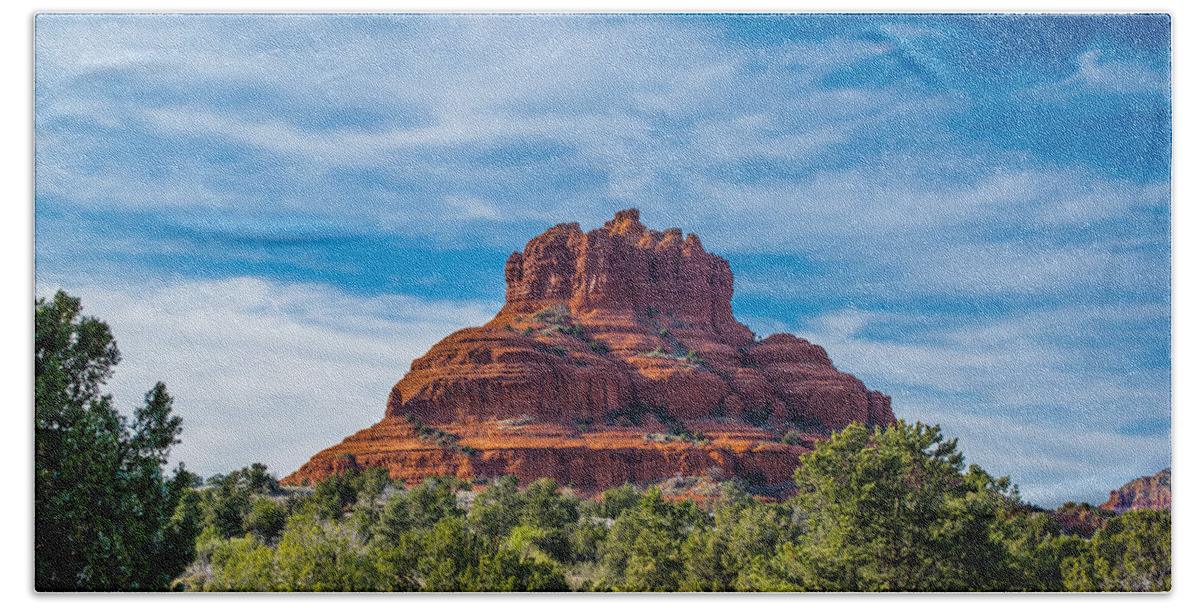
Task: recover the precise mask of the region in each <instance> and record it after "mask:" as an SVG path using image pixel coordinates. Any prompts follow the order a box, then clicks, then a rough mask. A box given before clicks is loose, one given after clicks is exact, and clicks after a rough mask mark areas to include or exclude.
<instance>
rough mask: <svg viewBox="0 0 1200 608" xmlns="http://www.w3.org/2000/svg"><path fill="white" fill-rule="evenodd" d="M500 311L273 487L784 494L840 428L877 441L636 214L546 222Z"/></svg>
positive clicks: (827, 370) (727, 277) (850, 386)
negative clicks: (703, 486) (710, 489)
mask: <svg viewBox="0 0 1200 608" xmlns="http://www.w3.org/2000/svg"><path fill="white" fill-rule="evenodd" d="M504 277H505V280H506V282H507V291H506V294H505V304H504V307H503V308H501V309H500V312H499V313H497V314H496V317H495V318H494V319H492V320H491V321H489V322H488V323H487V324H485V325H484V326H483V327H471V328H467V329H462V330H459V331H456V332H454V333H452V334H450V335H449V336H447V337H446V338H444V339H443V340H442V341H441V342H438V343H437V344H435V345H434V346H433V348H431V349H430V350H429V352H428V353H426V354H425V355H424V356H422V357H420V358H419V359H416V360H415V361H413V362H412V369H411V370H410V371H409V372H408V373H407V374H406V375H405V376H404V378H403V379H401V380H400V381H399V382H398V383H397V384H396V385H395V387H394V388H392V391H391V394H390V395H389V396H388V401H387V410H386V413H385V415H384V418H383V420H382V421H381V422H379V423H378V424H376V425H374V426H372V427H370V428H367V429H365V430H362V431H359V432H358V433H356V434H354V435H352V436H350V437H347V438H346V439H345V440H344V441H343V442H342V443H340V444H338V445H335V446H333V447H331V448H328V449H326V450H323V451H321V452H320V453H318V454H316V455H315V456H313V457H312V459H311V460H310V461H309V462H308V463H306V464H305V465H304V466H302V467H301V468H300V470H298V471H296V472H295V473H293V474H291V475H289V476H288V477H285V478H284V479H283V482H284V483H286V484H291V485H298V484H305V483H312V482H315V481H318V480H320V479H322V478H324V477H325V476H328V475H330V474H332V473H335V472H340V471H343V470H346V469H347V468H364V467H384V468H386V469H387V470H388V472H389V473H390V475H391V476H392V478H393V479H401V480H404V481H405V482H408V483H416V482H419V481H420V480H421V479H423V478H424V477H426V476H431V475H453V476H457V477H460V478H468V479H470V478H487V477H494V476H499V475H504V474H514V475H516V476H517V477H519V478H520V479H521V480H522V481H523V482H530V481H533V480H535V479H538V478H541V477H551V478H554V479H556V480H557V481H558V482H559V483H560V484H564V485H565V484H573V485H574V486H575V487H576V488H579V489H580V490H581V491H584V492H588V491H597V490H602V489H604V488H607V487H611V486H614V485H620V484H621V483H624V482H626V481H632V482H635V483H648V482H652V481H655V480H659V479H664V478H668V477H672V476H675V475H684V476H702V475H708V476H711V477H716V478H722V477H725V478H732V477H740V478H744V479H749V480H754V481H755V482H757V483H758V484H760V485H771V484H780V483H782V482H786V481H787V480H789V479H790V478H791V475H792V471H793V470H794V469H795V467H796V464H797V457H798V456H799V455H800V454H802V453H804V452H806V451H808V450H809V449H811V446H812V442H813V441H815V440H818V439H821V438H824V437H827V436H828V434H829V431H830V430H831V429H836V428H841V427H844V426H846V425H847V424H849V423H850V422H854V421H858V422H861V423H864V424H868V425H871V424H878V425H886V424H890V423H892V422H893V421H894V420H895V418H894V416H893V414H892V410H891V399H890V398H889V397H887V396H886V395H883V394H881V393H879V392H877V391H872V390H868V389H867V387H866V386H864V385H863V383H862V381H861V380H859V379H858V378H855V377H854V376H852V375H850V374H847V373H844V372H841V371H838V370H837V369H835V368H834V367H833V364H832V362H831V361H830V360H829V356H828V355H827V354H826V353H825V349H823V348H821V347H820V346H817V345H815V344H811V343H809V342H808V341H806V340H804V339H802V338H798V337H795V336H792V335H789V334H775V335H772V336H770V337H768V338H766V339H764V340H761V341H758V340H756V339H755V336H754V334H753V332H751V331H750V329H749V328H747V327H746V326H745V325H742V324H741V323H738V322H737V320H735V319H734V318H733V310H732V308H731V305H730V303H731V300H732V297H733V273H732V272H731V271H730V268H729V263H728V262H727V261H725V260H724V259H723V258H721V257H719V256H716V255H713V254H711V253H708V252H706V251H704V248H703V247H702V246H701V244H700V239H699V238H697V237H696V235H694V234H688V235H687V236H686V237H685V236H684V235H683V232H682V231H681V230H679V229H678V228H669V229H667V230H665V231H662V232H659V231H657V230H649V229H647V228H646V227H645V226H644V225H642V223H641V221H640V218H639V214H638V211H637V210H636V209H629V210H625V211H621V212H618V213H617V214H616V217H614V218H613V219H612V220H611V221H609V222H607V223H605V224H604V227H603V228H599V229H596V230H592V231H590V232H583V231H582V230H581V229H580V227H579V224H576V223H570V224H559V225H557V226H554V227H553V228H551V229H549V230H547V231H546V232H545V233H543V234H542V235H540V236H538V237H536V238H534V239H533V240H531V241H529V243H528V244H527V245H526V246H525V250H524V251H522V252H519V253H513V254H512V256H510V257H509V259H508V262H507V264H505V268H504Z"/></svg>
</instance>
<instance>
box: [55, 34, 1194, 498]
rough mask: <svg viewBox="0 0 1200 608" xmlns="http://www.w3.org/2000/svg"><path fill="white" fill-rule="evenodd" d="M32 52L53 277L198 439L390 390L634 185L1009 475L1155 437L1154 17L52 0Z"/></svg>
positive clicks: (212, 461) (280, 465) (1028, 484)
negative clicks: (67, 2)
mask: <svg viewBox="0 0 1200 608" xmlns="http://www.w3.org/2000/svg"><path fill="white" fill-rule="evenodd" d="M35 59H36V63H35V79H36V82H35V139H36V150H35V169H36V182H35V199H36V200H35V211H34V216H35V222H36V229H35V262H36V269H35V274H36V283H37V284H36V291H37V293H38V295H47V294H49V293H51V292H52V291H53V289H56V288H60V287H61V288H64V289H66V290H67V291H68V292H70V293H73V294H75V295H80V296H82V297H83V298H84V305H85V309H86V311H87V312H88V313H90V314H94V315H97V316H100V317H101V318H104V319H105V320H107V321H109V322H110V324H112V325H113V328H114V331H115V333H116V335H117V338H118V342H119V344H120V345H121V348H122V351H123V353H124V355H125V360H124V362H123V363H122V365H121V366H120V368H119V370H118V373H117V376H116V378H115V379H114V380H113V382H112V383H111V385H110V387H111V388H112V390H113V392H114V393H115V394H116V396H117V398H118V400H120V401H122V402H124V403H126V404H129V406H130V407H131V406H132V404H133V403H136V402H137V400H138V398H139V396H140V394H141V393H142V392H144V391H145V390H147V389H148V388H149V387H150V386H151V385H152V384H153V382H154V381H155V380H157V379H163V380H164V381H166V382H167V385H168V387H169V388H170V389H171V391H172V393H173V394H174V395H175V396H176V399H177V401H176V409H177V410H178V411H179V412H180V413H181V414H182V415H183V416H184V419H185V426H186V430H185V435H184V443H183V444H181V445H180V446H178V447H177V448H176V450H175V456H176V457H178V458H180V459H182V460H184V461H186V462H187V463H188V466H189V467H190V468H193V469H195V470H198V471H200V472H202V473H205V474H210V473H215V472H219V471H227V470H230V469H232V468H236V467H240V466H244V465H245V464H248V463H249V462H252V461H262V462H266V463H267V464H269V465H270V466H271V467H272V469H274V470H275V471H277V472H278V473H279V474H281V475H282V474H286V473H289V472H291V471H292V470H294V469H295V468H296V467H298V466H299V465H300V464H301V463H302V462H303V461H304V460H305V459H306V458H307V457H308V456H309V455H311V454H312V453H314V452H316V451H317V450H319V449H322V448H324V447H327V446H328V445H331V444H333V443H335V442H337V441H339V440H340V439H341V438H342V437H344V436H346V435H348V434H350V433H352V432H354V431H356V430H358V429H359V428H362V427H364V426H366V425H368V424H371V423H373V422H375V421H377V420H378V419H379V418H380V417H381V416H382V413H383V407H384V401H385V399H386V394H387V390H388V388H390V386H391V384H392V383H394V382H395V381H396V380H398V379H399V378H400V377H401V376H402V375H403V374H404V372H405V371H407V369H408V364H409V362H410V361H411V359H412V358H414V357H416V356H420V355H421V354H422V353H423V352H424V351H425V350H426V349H428V347H429V346H430V345H432V344H433V342H435V341H436V340H438V339H440V338H441V337H442V336H444V335H445V334H448V333H449V332H450V331H453V330H454V329H457V328H459V327H462V326H464V325H468V324H477V323H480V322H483V321H485V320H486V319H487V318H490V316H491V315H492V314H494V312H495V311H496V310H497V309H498V308H499V306H500V304H501V302H502V298H503V264H504V260H505V258H506V257H507V255H508V254H509V253H510V252H511V251H513V250H516V249H519V248H521V247H522V246H523V245H524V243H525V242H526V241H527V240H528V239H529V238H531V237H533V236H535V235H536V234H538V233H540V232H541V231H543V230H545V229H546V228H548V227H549V226H551V225H553V224H556V223H559V222H564V221H579V222H580V223H581V224H583V226H584V228H585V229H590V228H594V227H598V226H599V225H600V224H601V223H602V222H603V221H604V220H606V219H608V218H610V217H611V216H612V214H613V212H614V211H616V210H618V209H623V208H626V207H638V208H639V209H641V211H642V216H643V220H644V221H645V222H646V223H647V224H648V225H650V226H651V227H656V228H665V227H668V226H678V227H681V228H683V229H684V230H686V231H689V232H695V233H697V234H698V235H699V236H700V237H701V239H702V240H703V242H704V243H705V246H706V248H707V249H709V250H710V251H714V252H716V253H718V254H720V255H723V256H725V257H726V258H728V259H729V260H730V262H731V264H732V266H733V270H734V274H735V277H736V280H735V295H734V303H733V304H734V311H735V314H736V315H737V316H738V318H739V319H740V320H742V321H743V322H745V323H747V324H749V325H750V327H751V329H753V330H754V331H755V332H757V333H759V334H760V335H767V334H769V333H773V332H778V331H787V332H793V333H797V334H799V335H801V336H804V337H807V338H809V339H811V340H813V341H815V342H817V343H819V344H822V345H824V346H825V347H826V348H827V349H828V350H829V352H830V355H831V356H832V358H833V360H834V363H835V365H837V366H838V367H839V368H840V369H843V370H845V371H849V372H851V373H854V374H856V375H858V376H859V377H861V378H863V379H864V381H866V382H867V384H868V385H869V386H870V387H872V388H876V389H879V390H882V391H884V392H886V393H889V394H891V395H892V396H893V407H894V409H895V411H896V413H897V415H899V416H901V417H903V418H906V419H908V420H910V421H911V420H917V419H919V420H922V421H925V422H936V423H941V424H942V426H943V428H944V429H945V430H946V432H947V434H949V435H952V436H957V437H960V438H961V440H960V446H961V447H962V448H963V450H964V451H965V453H966V454H967V456H968V458H969V459H970V460H972V461H974V462H979V463H980V464H982V465H983V466H985V467H986V468H987V469H988V470H989V471H991V472H993V473H995V474H1008V475H1011V476H1012V477H1013V478H1014V480H1015V481H1016V482H1017V483H1018V484H1019V485H1020V487H1021V489H1022V493H1023V495H1024V496H1025V497H1026V498H1029V499H1031V500H1033V501H1035V502H1038V503H1039V504H1044V505H1049V506H1053V505H1055V504H1057V503H1059V502H1061V501H1064V500H1077V501H1078V500H1087V501H1090V502H1099V501H1102V500H1104V499H1105V498H1106V497H1107V490H1108V489H1111V488H1115V487H1117V486H1119V485H1120V484H1121V483H1123V482H1125V481H1127V480H1128V479H1131V478H1133V477H1137V476H1141V475H1146V474H1150V473H1153V472H1156V471H1158V470H1159V469H1161V468H1163V467H1165V466H1168V465H1169V464H1170V462H1171V444H1170V435H1171V406H1170V398H1171V392H1170V391H1171V360H1170V353H1171V338H1170V336H1171V313H1170V311H1171V271H1170V258H1171V240H1170V237H1171V230H1170V225H1171V206H1170V200H1171V182H1170V178H1171V156H1170V150H1171V81H1170V73H1171V69H1170V60H1171V55H1170V21H1169V19H1168V18H1167V17H1165V16H1160V15H1144V16H1143V15H1121V16H1106V15H1043V16H1028V15H1023V16H953V15H906V16H886V15H884V16H880V15H838V16H821V15H809V16H771V15H768V16H717V15H674V16H653V15H624V16H622V15H607V16H462V15H430V16H417V15H408V16H380V15H361V16H353V15H342V16H308V15H275V16H264V15H221V16H213V15H209V16H186V15H174V16H170V15H160V16H149V15H144V16H104V15H76V16H72V15H41V16H39V17H38V19H37V22H36V34H35Z"/></svg>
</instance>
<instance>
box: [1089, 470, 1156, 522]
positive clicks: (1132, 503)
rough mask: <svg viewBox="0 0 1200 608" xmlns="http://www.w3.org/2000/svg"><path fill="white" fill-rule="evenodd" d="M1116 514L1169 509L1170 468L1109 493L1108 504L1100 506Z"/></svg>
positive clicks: (1140, 478)
mask: <svg viewBox="0 0 1200 608" xmlns="http://www.w3.org/2000/svg"><path fill="white" fill-rule="evenodd" d="M1100 508H1102V509H1109V510H1111V511H1116V512H1117V513H1124V512H1126V511H1137V510H1140V509H1158V510H1162V509H1170V508H1171V467H1167V468H1165V469H1163V470H1161V471H1159V472H1158V473H1155V474H1154V475H1152V476H1149V477H1139V478H1137V479H1135V480H1133V481H1131V482H1129V483H1127V484H1125V485H1123V486H1121V487H1120V489H1117V490H1113V491H1112V492H1109V495H1108V502H1106V503H1104V504H1102V505H1100Z"/></svg>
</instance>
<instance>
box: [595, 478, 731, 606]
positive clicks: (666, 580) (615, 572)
mask: <svg viewBox="0 0 1200 608" xmlns="http://www.w3.org/2000/svg"><path fill="white" fill-rule="evenodd" d="M709 523H710V522H709V521H708V517H707V515H706V514H704V513H703V512H701V511H700V510H699V508H697V506H696V503H694V502H692V501H682V502H678V503H669V502H667V501H666V500H664V499H663V496H662V492H661V491H660V490H659V489H658V488H656V487H651V488H650V489H649V490H647V491H646V493H645V494H644V495H643V496H642V497H641V499H640V500H639V501H638V503H637V505H636V506H635V507H633V508H630V509H627V510H625V511H624V512H622V513H621V515H620V516H618V517H617V519H616V521H615V522H614V523H613V527H612V529H611V530H610V531H609V533H608V536H607V538H605V540H604V543H603V545H602V546H601V549H600V556H599V557H600V564H601V566H602V568H603V569H604V571H605V575H604V581H603V582H604V584H605V585H607V586H609V587H612V588H613V589H615V590H618V591H678V590H679V589H680V588H681V586H682V582H683V580H684V578H685V576H686V573H685V569H684V567H683V560H684V555H683V543H684V541H685V540H686V539H687V537H688V535H689V534H690V533H691V532H692V531H693V530H695V529H697V528H701V527H706V526H708V525H709Z"/></svg>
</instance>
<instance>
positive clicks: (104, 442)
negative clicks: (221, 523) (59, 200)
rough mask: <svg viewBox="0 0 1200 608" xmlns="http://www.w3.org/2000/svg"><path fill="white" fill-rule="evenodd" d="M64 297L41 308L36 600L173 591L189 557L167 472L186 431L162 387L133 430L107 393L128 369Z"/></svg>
mask: <svg viewBox="0 0 1200 608" xmlns="http://www.w3.org/2000/svg"><path fill="white" fill-rule="evenodd" d="M81 310H82V307H81V304H80V301H79V299H78V298H72V297H70V296H68V295H67V294H65V293H63V292H61V291H59V292H58V293H56V294H55V296H54V298H53V299H52V300H50V301H49V302H47V301H46V300H45V299H39V300H37V302H36V303H35V308H34V513H35V515H34V584H35V586H36V588H37V589H38V590H40V591H100V590H159V589H165V588H166V585H167V584H168V583H169V582H170V580H171V579H172V578H174V577H175V576H177V575H178V574H179V572H181V571H182V569H183V567H182V566H181V563H182V564H186V562H187V560H188V559H190V556H191V554H190V545H191V539H190V538H186V536H187V534H189V533H194V529H193V528H194V526H192V525H190V524H188V523H187V522H183V521H177V522H174V525H172V517H173V516H174V515H175V512H176V505H177V504H178V503H179V499H180V497H181V496H182V495H183V493H184V491H185V490H186V489H187V485H188V484H189V482H190V480H191V476H190V475H188V474H186V472H185V471H183V470H182V468H180V469H178V470H177V471H176V473H175V477H174V479H168V478H167V477H166V476H164V474H163V470H162V467H163V465H165V464H166V462H167V457H168V455H169V453H170V449H171V446H173V445H175V444H176V443H178V442H179V439H178V437H179V434H180V432H181V430H182V421H181V419H180V418H179V417H178V416H174V415H172V413H171V401H172V400H171V396H170V395H169V394H168V393H167V389H166V387H165V386H164V385H163V384H162V383H161V382H159V383H157V384H156V385H155V386H154V388H152V389H151V390H150V391H149V392H147V393H146V401H145V406H144V407H140V408H137V409H136V410H135V412H134V419H133V421H132V422H127V421H126V419H125V418H124V417H123V416H121V415H120V414H119V413H118V412H117V410H116V408H115V407H113V404H112V396H111V395H107V394H103V393H102V388H103V385H104V383H105V382H106V381H107V380H108V379H109V378H111V377H112V373H113V367H114V366H115V365H116V364H117V363H118V362H119V361H120V359H121V355H120V351H118V350H117V344H116V341H115V340H114V339H113V336H112V332H111V331H110V330H109V327H108V325H107V324H106V323H104V322H103V321H100V320H98V319H95V318H93V317H81V316H80V312H81Z"/></svg>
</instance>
